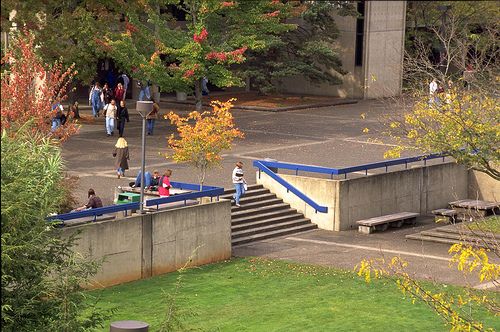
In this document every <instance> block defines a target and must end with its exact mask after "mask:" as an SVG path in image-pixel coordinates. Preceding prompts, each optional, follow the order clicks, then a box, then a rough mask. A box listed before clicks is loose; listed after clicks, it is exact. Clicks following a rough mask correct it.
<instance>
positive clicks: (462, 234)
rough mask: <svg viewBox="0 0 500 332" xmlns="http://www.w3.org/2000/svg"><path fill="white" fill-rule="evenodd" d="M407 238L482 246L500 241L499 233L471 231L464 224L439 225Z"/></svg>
mask: <svg viewBox="0 0 500 332" xmlns="http://www.w3.org/2000/svg"><path fill="white" fill-rule="evenodd" d="M478 235H479V236H478ZM406 238H407V239H411V240H419V241H427V242H436V243H445V244H450V245H451V244H455V243H468V244H472V245H474V246H477V247H482V248H492V247H493V248H494V247H496V246H497V245H498V243H499V242H500V235H498V234H491V233H484V232H479V231H476V232H471V231H470V230H468V229H467V228H466V227H465V226H463V224H455V225H447V226H442V227H437V228H434V229H431V230H427V231H422V232H419V233H417V234H409V235H406Z"/></svg>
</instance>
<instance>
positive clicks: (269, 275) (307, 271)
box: [91, 258, 500, 332]
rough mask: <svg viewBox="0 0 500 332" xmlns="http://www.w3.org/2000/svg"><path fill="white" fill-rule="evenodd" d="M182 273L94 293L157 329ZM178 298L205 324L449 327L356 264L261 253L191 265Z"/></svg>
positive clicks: (189, 320) (232, 327) (238, 327)
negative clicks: (344, 267)
mask: <svg viewBox="0 0 500 332" xmlns="http://www.w3.org/2000/svg"><path fill="white" fill-rule="evenodd" d="M177 276H178V273H170V274H166V275H162V276H158V277H154V278H150V279H147V280H140V281H136V282H131V283H127V284H123V285H119V286H115V287H111V288H107V289H103V290H97V291H92V292H91V293H92V294H93V295H97V296H99V297H100V298H101V301H100V303H101V306H102V307H107V308H112V307H115V308H116V309H117V311H116V312H115V315H114V316H113V318H112V320H111V321H117V320H129V319H130V320H140V321H145V322H148V323H149V324H150V331H156V330H157V329H158V326H159V323H160V322H161V321H162V320H163V318H164V317H165V312H166V307H167V305H166V303H165V296H164V295H162V290H165V291H166V292H169V293H170V292H173V290H174V287H175V282H176V278H177ZM177 300H178V303H179V304H180V305H181V306H182V308H183V310H186V309H188V310H189V311H194V312H195V313H196V315H194V316H191V315H189V316H185V317H184V324H185V326H186V327H188V328H189V329H196V330H203V331H370V332H376V331H447V330H448V329H447V328H446V327H445V326H444V325H443V322H442V321H441V319H440V318H438V317H437V316H436V315H435V314H434V313H433V312H432V311H431V310H429V309H428V308H427V307H426V306H425V305H424V304H421V303H416V304H411V302H410V301H409V300H408V299H405V298H404V296H403V295H402V294H401V293H400V292H399V291H398V290H397V289H396V287H395V286H394V284H393V283H387V284H386V283H384V282H380V281H379V282H375V283H372V284H366V283H365V282H364V281H363V280H361V278H358V277H357V276H356V275H355V274H354V273H352V272H346V271H339V270H334V269H330V268H325V267H318V266H309V265H300V264H295V263H289V262H285V261H276V260H264V259H259V258H245V259H233V260H231V261H226V262H222V263H218V264H211V265H206V266H202V267H199V268H193V269H189V270H187V271H186V272H184V275H183V282H182V288H181V291H180V296H179V297H178V298H177ZM491 321H493V319H492V320H491ZM491 321H490V322H491ZM498 328H500V326H497V329H498ZM102 331H109V326H106V328H105V329H103V330H102Z"/></svg>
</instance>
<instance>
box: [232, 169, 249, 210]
mask: <svg viewBox="0 0 500 332" xmlns="http://www.w3.org/2000/svg"><path fill="white" fill-rule="evenodd" d="M243 175H244V174H243V163H242V162H241V161H238V162H237V163H236V167H235V168H234V170H233V184H234V188H235V189H236V192H235V193H234V195H233V198H234V201H235V203H236V206H237V207H240V198H241V196H243V195H244V194H245V187H246V184H247V181H246V180H245V178H244V177H243Z"/></svg>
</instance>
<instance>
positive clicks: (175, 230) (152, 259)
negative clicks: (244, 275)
mask: <svg viewBox="0 0 500 332" xmlns="http://www.w3.org/2000/svg"><path fill="white" fill-rule="evenodd" d="M230 205H231V203H230V201H220V202H215V203H209V204H201V205H196V206H189V207H182V208H178V209H172V210H166V211H160V212H156V213H151V214H146V215H143V216H140V215H134V216H131V217H128V218H123V219H118V220H110V221H102V222H96V223H91V224H85V225H81V226H75V227H68V228H63V229H62V233H63V236H66V237H67V236H70V235H71V234H74V233H75V232H79V233H80V234H79V235H78V237H79V240H78V241H77V244H76V246H75V247H74V250H75V252H79V253H81V254H82V255H89V256H90V257H92V258H97V259H99V258H104V259H105V261H104V263H103V265H102V267H101V269H100V271H99V272H98V274H97V275H96V276H95V278H94V281H95V282H96V284H95V285H93V287H100V286H111V285H116V284H120V283H123V282H128V281H133V280H138V279H141V278H148V277H151V276H154V275H158V274H162V273H166V272H170V271H175V270H177V269H179V268H180V267H182V266H184V264H186V262H187V261H188V260H189V259H191V263H190V266H197V265H202V264H207V263H213V262H217V261H220V260H224V259H228V258H230V257H231V208H230Z"/></svg>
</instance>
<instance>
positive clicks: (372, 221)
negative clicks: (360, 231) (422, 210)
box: [356, 212, 419, 226]
mask: <svg viewBox="0 0 500 332" xmlns="http://www.w3.org/2000/svg"><path fill="white" fill-rule="evenodd" d="M418 216H419V214H418V213H415V212H399V213H394V214H388V215H385V216H380V217H374V218H369V219H364V220H358V221H356V223H357V224H358V225H363V226H375V225H381V224H386V223H390V222H393V221H398V220H402V219H410V218H416V217H418Z"/></svg>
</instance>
